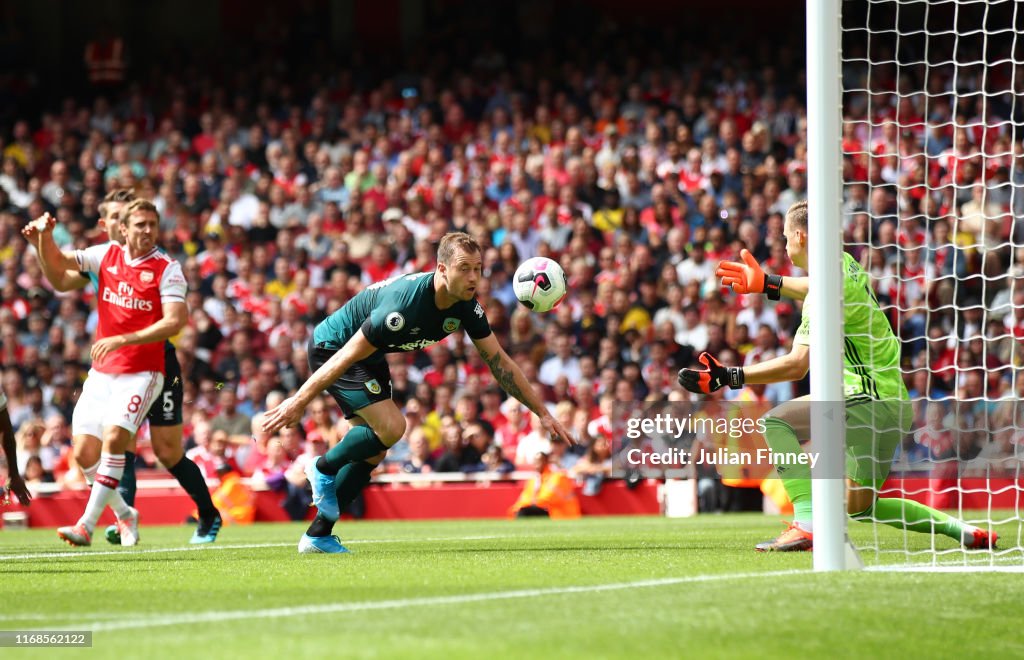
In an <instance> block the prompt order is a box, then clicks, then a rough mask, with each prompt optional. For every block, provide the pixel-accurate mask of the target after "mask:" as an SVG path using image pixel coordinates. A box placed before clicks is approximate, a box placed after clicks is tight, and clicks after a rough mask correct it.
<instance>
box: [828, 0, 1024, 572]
mask: <svg viewBox="0 0 1024 660" xmlns="http://www.w3.org/2000/svg"><path fill="white" fill-rule="evenodd" d="M842 12H843V14H842V34H843V39H842V72H841V73H842V85H843V90H842V92H843V129H842V131H843V142H842V150H843V204H842V222H843V230H844V241H845V246H844V247H845V249H846V251H847V252H850V253H851V254H852V255H853V256H854V257H855V258H857V259H858V260H859V261H860V262H861V264H862V265H863V266H864V267H865V269H866V270H867V271H868V273H869V274H870V276H871V283H872V286H873V288H874V292H875V295H876V296H877V298H878V301H879V303H880V305H881V307H882V309H883V310H884V312H885V314H886V315H887V318H888V320H889V321H890V322H891V325H892V327H893V329H894V330H895V332H896V334H897V336H898V337H899V339H900V342H901V361H902V367H901V368H902V373H903V377H904V382H905V383H906V385H907V388H908V390H909V391H910V394H911V399H912V402H913V416H914V424H913V430H912V431H911V432H910V433H908V434H907V435H905V436H904V438H903V441H902V442H901V443H900V445H899V447H898V448H897V450H896V457H895V459H894V461H893V464H892V471H891V474H890V477H889V479H888V481H887V482H886V484H885V485H884V486H882V487H881V491H882V492H880V496H881V497H883V498H884V497H903V498H909V499H911V500H915V501H918V502H921V503H924V504H927V505H928V506H931V507H933V508H936V509H939V510H942V511H944V512H947V513H949V514H951V515H953V516H955V517H957V518H959V519H962V520H964V521H966V522H967V523H969V524H971V525H975V526H977V527H980V528H983V529H995V530H996V531H997V532H998V534H999V542H998V548H997V549H996V550H994V551H987V550H985V551H977V550H966V549H964V548H963V547H962V546H961V545H960V544H958V543H956V542H955V541H952V540H951V539H949V538H946V537H944V536H941V535H935V534H927V533H915V532H911V531H903V530H899V529H896V528H894V527H893V526H892V525H891V524H887V523H892V522H895V521H894V520H885V519H882V518H881V517H880V516H879V515H877V514H872V515H873V517H872V519H871V520H870V521H869V523H868V524H870V526H871V532H870V533H868V534H865V533H864V530H863V529H861V530H857V526H858V523H851V530H850V531H851V533H853V537H854V539H855V541H857V545H858V547H859V549H860V550H861V554H862V556H863V557H864V558H865V559H866V560H867V561H868V562H869V563H876V564H924V565H929V566H937V567H944V566H952V567H956V566H976V565H980V566H994V567H998V566H1016V567H1019V566H1021V565H1022V564H1024V547H1022V524H1021V504H1022V479H1021V476H1022V475H1021V463H1022V461H1024V401H1022V399H1024V371H1022V367H1024V346H1022V344H1021V342H1022V341H1024V220H1021V221H1019V222H1018V221H1017V219H1018V218H1020V217H1021V215H1022V213H1024V188H1022V186H1024V148H1022V145H1021V140H1022V139H1024V99H1022V100H1021V101H1020V102H1018V97H1019V96H1020V94H1021V93H1022V92H1024V38H1020V39H1019V38H1018V34H1020V33H1021V31H1022V30H1024V7H1021V5H1020V3H1018V2H1013V1H1009V0H1007V1H999V0H930V1H923V0H898V1H897V0H867V1H865V0H845V1H844V2H843V3H842ZM810 93H812V94H813V93H814V90H813V89H812V90H810ZM848 433H849V432H848ZM865 536H866V537H868V540H867V541H866V542H865Z"/></svg>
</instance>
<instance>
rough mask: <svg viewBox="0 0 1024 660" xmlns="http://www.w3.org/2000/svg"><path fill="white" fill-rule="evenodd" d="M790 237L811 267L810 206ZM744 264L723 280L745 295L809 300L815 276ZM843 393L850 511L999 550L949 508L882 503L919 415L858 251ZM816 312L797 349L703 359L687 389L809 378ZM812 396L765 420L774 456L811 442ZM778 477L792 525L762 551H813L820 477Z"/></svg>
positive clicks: (806, 320) (801, 470) (791, 226)
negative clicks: (814, 485) (751, 361)
mask: <svg viewBox="0 0 1024 660" xmlns="http://www.w3.org/2000/svg"><path fill="white" fill-rule="evenodd" d="M783 233H784V234H785V237H786V252H787V253H788V254H789V258H790V260H791V261H792V262H793V264H794V265H795V266H798V267H800V268H802V269H804V270H807V202H799V203H797V204H794V205H793V206H792V207H790V209H789V211H787V213H786V222H785V227H784V230H783ZM741 256H742V258H743V263H738V262H731V261H724V262H722V263H721V264H720V265H719V267H718V270H717V271H716V275H718V276H719V277H721V278H722V284H723V285H725V286H730V287H732V289H733V291H735V292H736V293H741V294H745V293H750V294H760V293H764V294H766V295H767V296H768V298H770V299H771V300H779V298H780V297H781V296H786V297H788V298H793V299H796V300H804V299H805V298H806V297H807V291H808V286H809V282H810V278H808V277H782V276H780V275H766V274H765V272H764V271H763V270H762V269H761V266H760V265H758V263H757V261H756V260H755V259H754V257H753V255H751V254H750V252H748V251H747V250H743V252H742V253H741ZM841 267H842V269H843V305H844V306H843V324H844V334H845V344H844V351H843V390H844V396H845V399H846V418H847V433H846V476H847V497H846V511H847V513H849V514H850V515H851V516H852V517H853V518H855V519H857V520H871V519H872V518H873V519H875V520H877V521H878V522H883V523H885V524H887V525H891V526H893V527H898V528H901V529H909V530H912V531H915V532H924V533H938V534H943V535H945V536H949V537H950V538H953V539H955V540H956V541H957V542H959V543H962V544H963V545H964V546H965V547H967V548H975V549H984V548H995V547H996V533H995V532H994V531H985V530H983V529H980V528H978V527H974V526H973V525H968V524H966V523H964V522H962V521H960V520H957V519H956V518H953V517H952V516H949V515H947V514H945V513H942V512H941V511H937V510H935V509H932V508H930V507H927V506H925V505H923V504H919V503H917V502H914V501H912V500H907V499H897V498H879V497H878V491H879V489H880V488H881V487H882V484H883V483H884V482H885V479H886V477H887V476H888V474H889V467H890V465H891V463H892V458H893V455H894V453H895V451H896V447H897V445H898V444H899V443H900V441H901V440H902V439H903V437H904V435H906V434H907V433H908V432H909V431H910V428H911V424H912V421H913V411H912V408H911V405H910V397H909V395H908V393H907V389H906V386H905V385H904V384H903V376H902V374H901V372H900V342H899V340H898V339H897V338H896V336H895V335H894V334H893V331H892V328H891V327H890V326H889V321H888V320H887V319H886V317H885V314H884V313H883V312H882V310H881V308H880V307H879V306H878V301H877V300H876V299H875V296H874V292H873V291H872V289H871V283H870V279H869V276H868V274H867V273H866V272H865V271H864V270H863V269H862V268H861V266H860V264H859V263H857V261H856V260H855V259H854V258H853V257H852V256H850V255H849V254H846V253H844V254H843V262H842V266H841ZM810 340H811V337H810V314H809V310H808V308H807V304H806V303H805V304H804V309H803V319H802V321H801V323H800V328H799V329H798V330H797V333H796V336H795V337H794V339H793V350H792V351H790V353H789V354H788V355H783V356H780V357H777V358H775V359H772V360H768V361H765V362H761V363H759V364H755V365H751V366H748V367H726V366H724V365H722V363H721V362H719V361H718V360H717V359H715V357H714V356H712V355H710V354H709V353H703V354H701V355H700V357H699V358H698V361H699V362H700V363H701V364H702V365H703V368H700V369H683V370H681V371H680V372H679V383H680V384H681V385H682V386H683V387H685V388H686V389H687V390H689V391H691V392H695V393H700V394H710V393H711V392H714V391H716V390H718V389H720V388H722V387H724V386H726V385H728V386H729V387H731V388H734V389H738V388H741V387H743V386H744V384H747V385H755V384H768V383H779V382H787V381H795V380H800V379H801V378H803V377H804V376H805V375H806V374H807V371H808V368H809V362H810V343H811V341H810ZM811 406H812V404H811V403H810V398H809V397H800V398H798V399H794V400H793V401H789V402H786V403H783V404H781V405H779V406H778V407H776V408H775V409H773V410H772V411H771V412H769V413H768V415H766V417H765V420H764V425H765V441H766V442H767V444H768V447H769V449H770V450H771V451H772V452H773V453H781V454H786V455H796V454H798V453H799V452H800V451H801V448H800V443H802V442H806V441H807V440H809V439H810V427H811V423H810V419H811V409H812V408H811ZM776 470H777V471H778V473H779V478H780V479H781V480H782V483H783V485H784V486H785V489H786V493H787V494H788V495H789V499H790V500H791V501H792V502H793V512H794V516H793V518H794V519H793V522H792V523H790V525H789V526H788V528H787V529H786V531H784V532H783V533H782V534H781V535H780V536H779V537H778V538H776V539H772V540H771V541H766V542H764V543H760V544H758V545H757V549H758V550H760V551H779V552H788V551H796V550H810V549H811V548H812V547H813V538H814V537H813V531H814V530H813V529H812V524H811V470H810V466H808V465H799V464H796V465H789V466H785V467H783V466H777V467H776Z"/></svg>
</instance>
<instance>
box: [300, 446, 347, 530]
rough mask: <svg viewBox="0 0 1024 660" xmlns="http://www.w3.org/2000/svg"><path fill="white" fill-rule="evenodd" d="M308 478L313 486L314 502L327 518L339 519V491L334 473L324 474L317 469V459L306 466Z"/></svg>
mask: <svg viewBox="0 0 1024 660" xmlns="http://www.w3.org/2000/svg"><path fill="white" fill-rule="evenodd" d="M306 478H307V479H309V485H310V486H312V487H313V504H315V505H316V508H317V509H319V510H320V513H321V514H323V516H324V517H325V518H330V519H331V520H337V519H338V517H339V516H340V515H341V512H340V511H339V510H338V493H337V491H336V490H335V485H334V475H330V474H324V473H323V472H321V471H320V470H318V469H316V461H310V462H309V465H307V466H306Z"/></svg>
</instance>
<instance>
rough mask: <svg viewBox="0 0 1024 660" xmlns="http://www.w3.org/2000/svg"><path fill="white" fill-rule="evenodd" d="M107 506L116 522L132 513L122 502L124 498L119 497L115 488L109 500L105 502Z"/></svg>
mask: <svg viewBox="0 0 1024 660" xmlns="http://www.w3.org/2000/svg"><path fill="white" fill-rule="evenodd" d="M107 504H108V505H109V506H110V508H111V509H113V510H114V515H115V516H117V519H118V520H122V519H124V517H125V516H127V515H128V514H129V513H131V511H132V508H131V507H130V506H128V503H127V502H125V501H124V497H122V496H121V491H119V490H117V489H116V488H115V489H114V492H113V493H112V494H111V495H110V499H109V500H107Z"/></svg>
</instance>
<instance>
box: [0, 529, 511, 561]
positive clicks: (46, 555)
mask: <svg viewBox="0 0 1024 660" xmlns="http://www.w3.org/2000/svg"><path fill="white" fill-rule="evenodd" d="M510 538H527V537H525V536H524V535H522V534H515V535H512V534H504V535H491V536H438V537H433V538H430V537H427V538H407V539H356V540H354V541H345V543H346V544H354V545H357V544H361V543H420V542H422V541H431V542H434V541H487V540H491V539H510ZM297 546H298V541H294V542H292V543H238V544H234V545H225V544H222V543H217V544H207V545H186V546H181V547H175V548H145V549H143V550H100V551H98V552H90V551H88V550H81V551H75V550H70V551H66V552H36V553H32V554H20V555H0V561H16V560H22V559H63V558H67V557H70V558H77V559H88V558H90V557H104V556H109V555H118V556H120V557H131V556H133V555H147V554H154V553H167V552H208V551H212V550H247V549H254V548H292V547H297Z"/></svg>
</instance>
